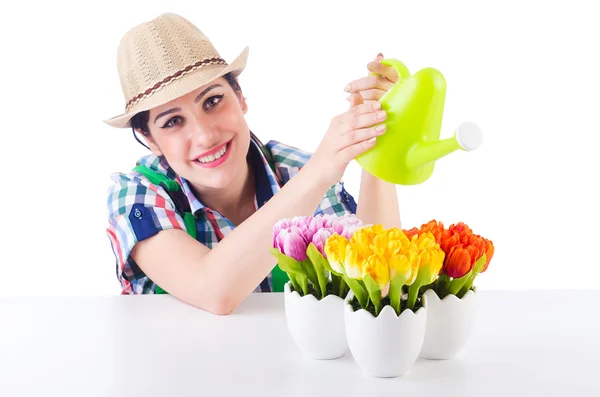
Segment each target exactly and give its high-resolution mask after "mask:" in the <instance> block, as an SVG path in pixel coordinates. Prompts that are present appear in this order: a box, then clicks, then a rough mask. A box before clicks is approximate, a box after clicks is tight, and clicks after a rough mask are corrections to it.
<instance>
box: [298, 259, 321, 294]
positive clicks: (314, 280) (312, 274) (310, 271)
mask: <svg viewBox="0 0 600 397" xmlns="http://www.w3.org/2000/svg"><path fill="white" fill-rule="evenodd" d="M300 263H301V264H302V268H303V269H304V274H305V275H306V276H307V277H308V281H310V282H311V284H312V285H313V286H314V287H315V291H319V279H318V277H317V272H316V271H315V266H314V265H313V263H312V261H311V260H310V258H306V259H305V260H303V261H302V262H300Z"/></svg>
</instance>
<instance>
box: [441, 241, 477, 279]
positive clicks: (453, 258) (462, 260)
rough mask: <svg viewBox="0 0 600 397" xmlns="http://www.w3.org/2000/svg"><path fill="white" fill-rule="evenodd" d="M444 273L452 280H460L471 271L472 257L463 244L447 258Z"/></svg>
mask: <svg viewBox="0 0 600 397" xmlns="http://www.w3.org/2000/svg"><path fill="white" fill-rule="evenodd" d="M445 262H446V263H445V264H444V271H445V272H446V274H447V275H448V276H450V277H452V278H460V277H462V276H464V275H465V274H467V273H468V272H469V271H471V268H472V267H473V264H472V263H471V255H470V253H469V250H468V249H467V248H464V247H463V245H462V244H459V245H455V246H454V247H452V249H451V250H450V253H449V254H448V255H447V256H446V260H445Z"/></svg>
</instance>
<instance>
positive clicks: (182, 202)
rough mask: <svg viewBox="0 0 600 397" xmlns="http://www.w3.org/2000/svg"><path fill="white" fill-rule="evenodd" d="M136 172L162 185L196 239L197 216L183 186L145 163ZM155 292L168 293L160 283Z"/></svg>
mask: <svg viewBox="0 0 600 397" xmlns="http://www.w3.org/2000/svg"><path fill="white" fill-rule="evenodd" d="M133 171H134V172H139V173H141V174H142V175H144V176H145V177H146V178H148V180H149V181H150V182H151V183H153V184H154V185H157V186H161V187H162V188H163V189H165V191H166V192H167V194H168V195H169V197H171V200H173V202H174V203H175V210H176V211H178V212H179V213H180V214H182V215H183V221H184V223H185V229H186V231H187V233H188V234H189V235H190V236H192V238H193V239H194V240H196V218H194V215H193V214H192V212H191V209H190V203H189V201H188V199H187V197H186V196H185V193H184V192H183V190H181V186H180V185H179V183H177V182H176V181H174V180H172V179H169V178H168V177H167V176H166V175H163V174H160V173H158V172H156V171H153V170H151V169H150V168H148V167H146V166H145V165H138V166H137V167H135V168H134V169H133ZM154 293H155V294H167V292H166V291H165V290H164V289H162V288H161V287H160V286H159V285H158V284H156V288H155V291H154Z"/></svg>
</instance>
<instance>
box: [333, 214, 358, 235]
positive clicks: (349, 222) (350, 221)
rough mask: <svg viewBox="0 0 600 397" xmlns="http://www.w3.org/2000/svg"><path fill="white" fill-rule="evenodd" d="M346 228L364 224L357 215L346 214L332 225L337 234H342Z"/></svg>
mask: <svg viewBox="0 0 600 397" xmlns="http://www.w3.org/2000/svg"><path fill="white" fill-rule="evenodd" d="M346 226H362V222H361V220H360V219H358V218H357V217H356V215H354V214H346V215H344V216H341V217H338V218H336V219H335V221H334V224H333V225H332V227H333V228H334V230H335V232H336V233H337V234H342V233H343V232H344V228H345V227H346Z"/></svg>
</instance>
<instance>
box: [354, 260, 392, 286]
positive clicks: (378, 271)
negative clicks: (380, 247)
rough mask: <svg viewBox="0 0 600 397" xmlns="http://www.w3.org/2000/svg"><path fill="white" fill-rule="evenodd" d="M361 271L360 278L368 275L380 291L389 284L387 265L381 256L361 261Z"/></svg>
mask: <svg viewBox="0 0 600 397" xmlns="http://www.w3.org/2000/svg"><path fill="white" fill-rule="evenodd" d="M362 270H363V271H362V277H364V276H366V275H369V276H371V277H372V278H373V280H375V282H376V283H377V285H379V288H380V289H381V290H385V289H386V287H387V285H388V283H389V282H390V273H389V270H388V264H387V262H386V260H385V258H384V257H383V256H381V255H377V254H373V255H371V256H370V257H368V258H367V259H366V260H364V261H363V269H362ZM362 277H361V278H362ZM383 296H385V295H383Z"/></svg>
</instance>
